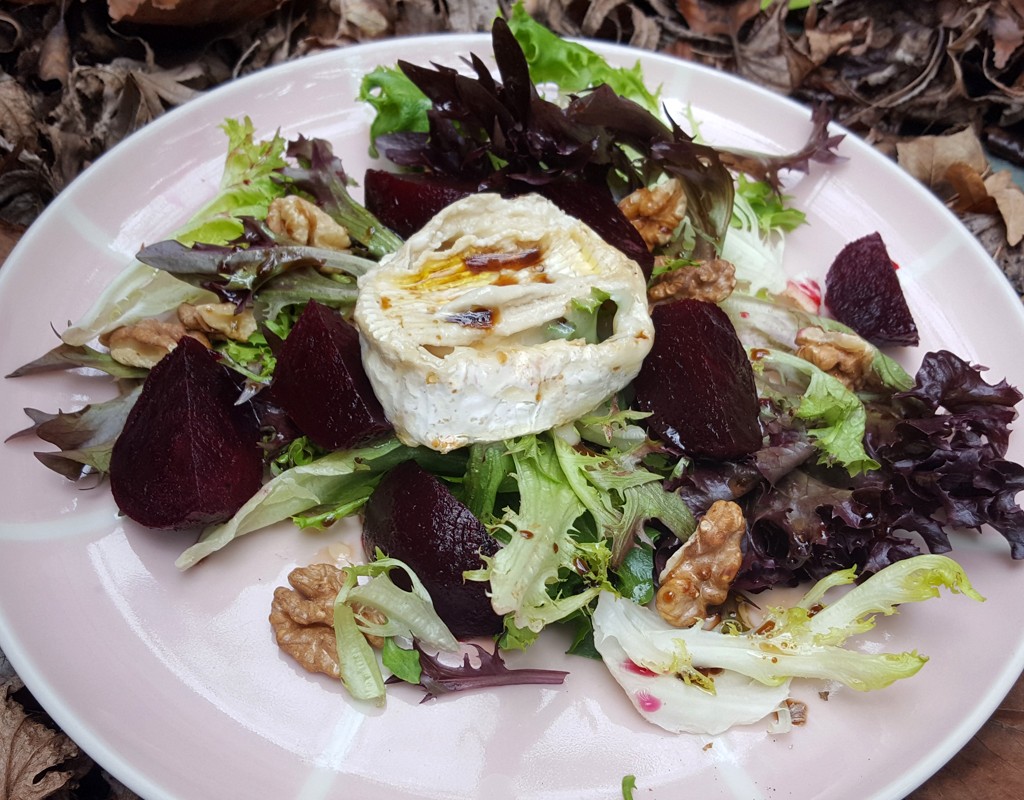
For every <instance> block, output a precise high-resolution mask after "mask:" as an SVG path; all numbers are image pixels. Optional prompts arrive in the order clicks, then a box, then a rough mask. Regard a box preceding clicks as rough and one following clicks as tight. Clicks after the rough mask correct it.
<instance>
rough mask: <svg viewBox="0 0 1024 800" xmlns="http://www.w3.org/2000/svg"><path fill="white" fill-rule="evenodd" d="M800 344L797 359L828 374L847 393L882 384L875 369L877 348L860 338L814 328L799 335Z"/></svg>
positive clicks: (806, 329) (798, 333)
mask: <svg viewBox="0 0 1024 800" xmlns="http://www.w3.org/2000/svg"><path fill="white" fill-rule="evenodd" d="M796 343H797V351H796V354H797V356H799V357H800V358H802V359H804V360H805V361H810V362H811V363H812V364H814V366H816V367H817V368H818V369H820V370H822V371H824V372H827V373H828V374H829V375H831V376H832V377H833V378H836V379H837V380H839V381H840V382H842V384H843V385H844V386H845V387H846V388H847V389H850V390H851V391H859V390H861V389H866V388H871V387H873V386H876V385H877V384H878V379H877V378H876V376H875V373H874V370H872V369H871V364H872V362H873V361H874V358H875V353H876V350H875V347H874V345H872V344H871V343H870V342H866V341H865V340H864V339H861V338H860V337H859V336H856V335H854V334H850V333H843V332H841V331H826V330H825V329H823V328H819V327H817V326H811V327H807V328H803V329H801V330H800V331H798V332H797V334H796Z"/></svg>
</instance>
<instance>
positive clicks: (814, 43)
mask: <svg viewBox="0 0 1024 800" xmlns="http://www.w3.org/2000/svg"><path fill="white" fill-rule="evenodd" d="M871 27H872V26H871V20H870V19H866V18H864V19H853V20H849V21H847V22H843V23H841V24H839V25H837V26H835V27H826V26H824V25H821V26H817V27H809V28H807V29H806V30H805V32H804V37H805V39H806V40H807V54H808V56H809V57H810V59H811V61H812V62H813V63H814V64H815V65H821V64H824V63H825V62H826V61H827V60H828V59H830V58H832V57H833V56H840V55H845V54H850V55H856V56H860V55H863V54H864V53H865V51H866V49H867V46H868V43H869V42H870V41H871Z"/></svg>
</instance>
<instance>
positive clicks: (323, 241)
mask: <svg viewBox="0 0 1024 800" xmlns="http://www.w3.org/2000/svg"><path fill="white" fill-rule="evenodd" d="M267 227H268V228H270V230H272V231H273V232H274V233H276V234H277V235H278V236H284V237H286V238H287V239H290V240H291V241H293V242H295V243H296V244H302V245H310V246H312V247H326V248H329V249H331V250H347V249H348V248H349V247H351V246H352V240H351V239H350V238H349V235H348V231H347V230H346V229H345V227H344V226H343V225H339V224H338V223H337V222H335V221H334V220H333V219H331V217H330V216H329V215H328V214H327V213H326V212H325V211H323V210H322V209H321V208H319V207H318V206H315V205H313V203H310V202H309V201H308V200H305V199H303V198H301V197H298V196H297V195H293V194H290V195H288V196H287V197H278V198H277V199H275V200H273V201H272V202H271V203H270V209H269V210H268V212H267Z"/></svg>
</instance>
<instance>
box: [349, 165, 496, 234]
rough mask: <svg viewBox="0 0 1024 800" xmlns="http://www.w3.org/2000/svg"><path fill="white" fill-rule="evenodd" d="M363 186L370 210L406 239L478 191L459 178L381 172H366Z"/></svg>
mask: <svg viewBox="0 0 1024 800" xmlns="http://www.w3.org/2000/svg"><path fill="white" fill-rule="evenodd" d="M363 185H364V188H365V192H366V195H365V200H366V208H367V210H368V211H369V212H370V213H371V214H373V215H374V216H375V217H376V218H377V219H379V220H380V221H381V222H383V223H384V224H385V225H387V226H388V227H389V228H391V230H393V231H394V232H395V233H397V234H398V235H399V236H401V237H402V238H403V239H408V238H409V237H410V236H412V235H413V234H414V233H416V231H418V230H419V229H420V228H422V227H423V226H424V225H426V224H427V223H428V222H430V220H431V219H433V217H434V215H436V214H437V212H438V211H440V210H441V209H443V208H445V207H447V206H450V205H451V204H452V203H454V202H455V201H456V200H461V199H462V198H463V197H466V196H467V195H471V194H473V193H474V192H475V191H476V186H475V185H474V184H472V183H470V182H468V181H460V180H458V179H456V178H446V177H444V176H441V175H426V174H417V173H403V174H396V173H394V172H386V171H384V170H380V169H368V170H366V178H365V180H364V181H363Z"/></svg>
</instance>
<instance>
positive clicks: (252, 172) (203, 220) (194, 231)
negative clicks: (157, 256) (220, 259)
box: [174, 117, 286, 244]
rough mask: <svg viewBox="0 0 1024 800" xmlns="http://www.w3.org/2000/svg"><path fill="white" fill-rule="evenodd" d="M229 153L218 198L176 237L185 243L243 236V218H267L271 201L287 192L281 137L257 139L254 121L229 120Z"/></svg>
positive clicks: (216, 241)
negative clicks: (282, 176) (281, 173)
mask: <svg viewBox="0 0 1024 800" xmlns="http://www.w3.org/2000/svg"><path fill="white" fill-rule="evenodd" d="M221 128H222V129H223V130H224V133H226V134H227V137H228V154H227V157H226V158H225V160H224V174H223V176H222V177H221V181H220V191H219V192H218V194H217V196H216V197H215V198H213V200H211V201H210V202H209V203H207V204H206V205H205V206H203V207H202V208H201V209H200V210H199V211H198V212H196V214H195V215H194V216H193V217H192V219H190V220H189V221H188V222H187V223H186V224H185V226H184V227H183V228H182V229H180V230H179V231H178V232H177V233H176V234H175V237H174V238H175V239H177V240H178V241H179V242H181V243H182V244H192V243H193V242H204V243H206V244H225V243H227V242H229V241H231V240H232V239H236V238H238V237H239V236H241V235H242V223H241V222H239V218H240V217H257V218H259V219H263V218H264V217H265V216H266V215H267V208H268V207H269V206H270V202H271V201H272V200H273V199H274V198H276V197H281V196H283V195H284V194H285V193H286V191H285V189H284V187H283V186H282V185H281V182H280V180H279V178H280V176H278V175H277V174H276V171H277V170H279V169H281V168H283V167H284V166H285V158H284V153H285V140H284V138H283V137H282V136H281V135H280V134H274V136H273V137H271V138H270V139H266V140H257V139H256V138H255V128H254V126H253V124H252V120H251V119H249V118H248V117H245V118H244V119H243V120H236V119H227V120H225V121H224V124H223V125H222V126H221Z"/></svg>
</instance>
